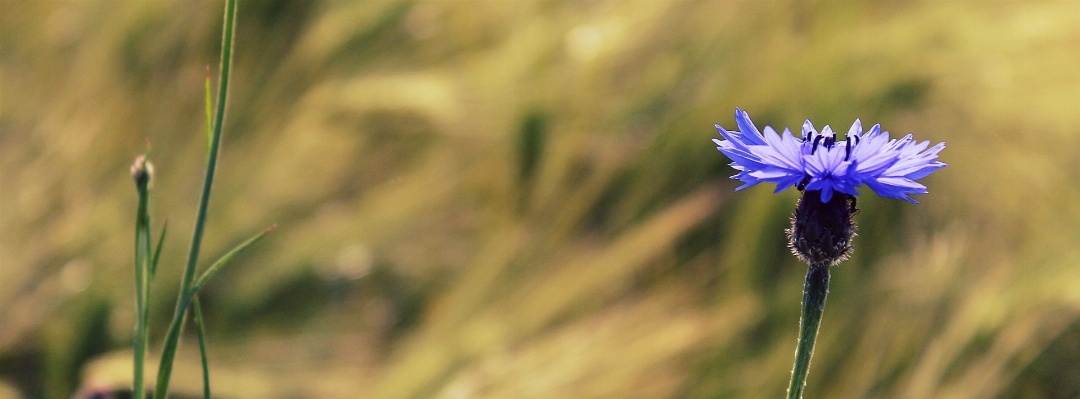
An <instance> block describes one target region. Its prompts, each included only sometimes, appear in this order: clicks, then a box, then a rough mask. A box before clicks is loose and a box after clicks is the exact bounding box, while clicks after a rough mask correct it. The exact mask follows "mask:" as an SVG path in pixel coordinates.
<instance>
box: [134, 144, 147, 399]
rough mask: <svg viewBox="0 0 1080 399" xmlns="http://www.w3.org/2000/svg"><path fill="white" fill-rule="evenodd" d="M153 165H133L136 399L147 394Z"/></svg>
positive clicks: (141, 162) (137, 162) (142, 160)
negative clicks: (135, 197)
mask: <svg viewBox="0 0 1080 399" xmlns="http://www.w3.org/2000/svg"><path fill="white" fill-rule="evenodd" d="M149 168H150V166H149V165H148V163H147V161H146V157H139V158H138V159H136V160H135V165H133V166H132V177H133V178H135V188H136V189H137V190H138V192H139V207H138V210H137V211H136V216H135V313H136V316H135V338H134V339H133V341H134V342H133V343H132V345H133V346H134V348H133V350H134V352H135V354H134V359H133V366H134V375H133V376H132V379H133V381H132V392H133V394H134V396H133V397H134V398H135V399H143V397H144V396H145V394H146V392H145V389H144V387H145V381H144V375H143V373H144V371H145V363H146V341H147V335H148V328H147V321H148V318H149V311H148V309H149V304H148V303H147V301H149V299H150V281H149V269H150V267H149V262H150V211H149V209H150V172H149Z"/></svg>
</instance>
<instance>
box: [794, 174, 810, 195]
mask: <svg viewBox="0 0 1080 399" xmlns="http://www.w3.org/2000/svg"><path fill="white" fill-rule="evenodd" d="M809 183H810V175H805V176H803V178H802V181H800V182H799V184H796V185H795V188H797V189H798V190H799V191H802V190H804V189H806V185H807V184H809Z"/></svg>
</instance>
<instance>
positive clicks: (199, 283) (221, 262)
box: [191, 226, 274, 295]
mask: <svg viewBox="0 0 1080 399" xmlns="http://www.w3.org/2000/svg"><path fill="white" fill-rule="evenodd" d="M273 230H274V226H270V227H267V228H266V229H265V230H263V231H261V232H259V234H256V235H254V236H252V237H251V238H249V239H248V240H247V241H244V242H242V243H240V245H237V246H236V247H234V248H233V249H232V250H230V251H229V252H226V253H225V255H222V256H221V258H218V260H217V261H215V262H214V263H213V264H211V265H210V267H208V268H206V271H204V272H203V274H202V276H199V278H198V279H197V280H195V284H193V285H192V286H191V293H192V294H193V295H194V294H195V293H197V292H199V289H201V288H202V287H203V286H204V285H206V282H207V281H210V278H211V277H214V275H215V274H217V273H218V272H219V271H221V269H222V268H223V267H224V266H225V265H226V264H228V263H229V261H231V260H232V258H233V257H235V256H236V255H237V254H239V253H240V251H243V250H245V249H247V247H250V246H251V245H252V244H255V243H256V242H258V241H259V240H260V239H262V238H263V237H265V236H266V234H267V233H269V232H271V231H273Z"/></svg>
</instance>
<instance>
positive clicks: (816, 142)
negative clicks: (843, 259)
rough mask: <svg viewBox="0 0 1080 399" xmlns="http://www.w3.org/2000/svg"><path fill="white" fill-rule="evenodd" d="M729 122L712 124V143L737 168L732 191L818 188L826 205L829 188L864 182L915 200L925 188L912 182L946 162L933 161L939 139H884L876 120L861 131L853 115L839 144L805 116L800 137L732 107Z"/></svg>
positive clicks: (848, 188) (847, 188)
mask: <svg viewBox="0 0 1080 399" xmlns="http://www.w3.org/2000/svg"><path fill="white" fill-rule="evenodd" d="M735 122H736V124H737V125H738V127H739V130H738V131H732V130H726V129H724V128H723V127H721V126H720V125H716V129H717V131H719V133H720V135H721V136H723V139H713V142H715V143H716V148H717V149H718V150H720V152H722V153H723V154H724V155H726V156H727V157H728V158H730V159H731V161H732V162H731V167H732V168H733V169H735V170H737V171H739V173H737V174H735V175H734V176H732V178H733V179H737V180H739V181H741V182H743V185H741V186H739V187H738V188H736V190H742V189H744V188H747V187H751V186H754V185H756V184H758V183H761V182H769V183H774V184H776V192H780V191H783V190H785V189H787V188H788V187H791V186H795V185H797V186H798V188H799V190H806V191H815V190H819V191H820V199H821V202H822V203H827V202H829V200H830V199H832V197H833V195H834V193H835V192H840V193H843V194H847V195H853V196H854V195H858V194H859V193H858V191H857V190H856V187H859V186H862V185H863V184H866V185H867V187H869V188H870V189H871V190H873V191H874V192H876V193H877V194H878V195H880V196H882V197H887V198H895V199H902V200H905V201H910V202H915V203H918V202H917V201H915V200H914V199H912V198H911V197H909V195H911V194H925V193H926V192H927V191H926V186H924V185H922V184H919V183H918V182H916V180H918V179H921V178H923V177H926V176H928V175H930V174H931V173H933V172H934V171H936V170H938V169H941V168H944V167H945V166H946V164H945V163H943V162H939V161H938V160H937V158H938V153H940V152H941V151H942V150H943V149H944V148H945V143H939V144H937V145H934V146H932V147H929V148H927V147H928V146H929V145H930V142H928V141H924V142H916V141H914V140H913V138H912V136H911V135H910V134H909V135H906V136H904V137H902V138H899V139H890V138H889V132H886V131H882V130H881V125H876V124H875V125H874V126H873V127H871V128H870V130H868V131H866V132H863V129H862V121H861V120H859V119H856V120H855V122H854V123H852V125H851V127H850V128H849V129H848V132H847V135H846V136H845V139H844V141H840V142H837V141H836V133H835V132H834V131H833V130H832V127H830V126H829V125H825V127H823V128H822V129H821V131H820V132H818V130H817V129H816V128H815V127H814V124H813V123H812V122H810V120H806V121H805V122H803V124H802V139H797V138H795V136H794V135H792V134H791V131H790V130H788V129H784V131H783V133H780V134H778V133H777V132H776V130H775V129H773V128H772V127H771V126H766V127H765V128H764V129H763V131H762V130H758V128H757V126H755V125H754V123H753V121H752V120H751V119H750V115H749V114H747V113H746V112H744V111H743V110H741V109H738V108H736V109H735ZM762 132H764V134H762Z"/></svg>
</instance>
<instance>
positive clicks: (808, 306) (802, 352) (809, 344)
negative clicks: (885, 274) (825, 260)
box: [787, 264, 829, 399]
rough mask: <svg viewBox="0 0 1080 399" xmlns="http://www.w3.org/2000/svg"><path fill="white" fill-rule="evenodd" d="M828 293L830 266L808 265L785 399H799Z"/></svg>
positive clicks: (804, 384)
mask: <svg viewBox="0 0 1080 399" xmlns="http://www.w3.org/2000/svg"><path fill="white" fill-rule="evenodd" d="M828 294H829V266H828V265H813V264H811V265H810V269H809V270H807V272H806V286H805V287H803V303H802V317H801V318H800V320H799V346H798V347H797V348H796V349H795V367H793V368H792V369H791V384H789V385H788V391H787V399H802V393H803V388H804V387H806V375H807V374H808V373H809V372H810V358H811V357H813V356H814V341H815V340H816V339H817V334H818V326H820V325H821V314H822V313H823V312H824V311H825V296H827V295H828Z"/></svg>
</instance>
